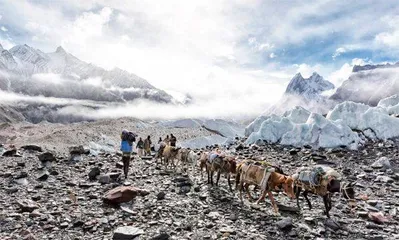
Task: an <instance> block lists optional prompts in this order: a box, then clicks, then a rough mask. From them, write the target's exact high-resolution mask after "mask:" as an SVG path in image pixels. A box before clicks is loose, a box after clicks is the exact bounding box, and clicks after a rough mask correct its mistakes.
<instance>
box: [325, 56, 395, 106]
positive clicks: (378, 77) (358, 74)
mask: <svg viewBox="0 0 399 240" xmlns="http://www.w3.org/2000/svg"><path fill="white" fill-rule="evenodd" d="M366 66H367V67H365V68H362V70H358V69H355V68H354V72H353V73H352V75H351V76H350V77H349V79H348V80H346V81H344V82H343V83H342V85H341V86H340V87H339V88H338V89H337V91H336V92H335V94H333V95H332V96H331V97H330V99H332V100H335V101H338V102H344V101H352V102H359V103H364V104H367V105H370V106H377V104H378V102H379V101H380V100H381V99H384V98H387V97H390V96H392V95H394V94H397V93H398V92H399V64H394V65H389V67H387V66H386V65H366Z"/></svg>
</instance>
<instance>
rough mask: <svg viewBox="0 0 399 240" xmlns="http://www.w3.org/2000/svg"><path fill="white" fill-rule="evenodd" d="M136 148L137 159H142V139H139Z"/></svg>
mask: <svg viewBox="0 0 399 240" xmlns="http://www.w3.org/2000/svg"><path fill="white" fill-rule="evenodd" d="M136 148H137V154H138V155H139V157H142V156H143V155H144V141H143V139H142V138H140V139H139V141H138V142H137V145H136Z"/></svg>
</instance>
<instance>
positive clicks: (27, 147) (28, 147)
mask: <svg viewBox="0 0 399 240" xmlns="http://www.w3.org/2000/svg"><path fill="white" fill-rule="evenodd" d="M21 148H22V149H24V150H29V151H37V152H43V150H42V147H40V146H37V145H24V146H22V147H21Z"/></svg>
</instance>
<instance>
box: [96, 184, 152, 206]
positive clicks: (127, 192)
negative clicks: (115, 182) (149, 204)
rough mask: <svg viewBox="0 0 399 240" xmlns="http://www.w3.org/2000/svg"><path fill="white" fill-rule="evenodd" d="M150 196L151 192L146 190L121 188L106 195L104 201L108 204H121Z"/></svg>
mask: <svg viewBox="0 0 399 240" xmlns="http://www.w3.org/2000/svg"><path fill="white" fill-rule="evenodd" d="M148 194H150V192H149V191H147V190H145V189H140V188H136V187H132V186H120V187H116V188H114V189H111V190H110V191H108V192H107V193H105V195H104V197H103V201H104V203H107V204H120V203H124V202H129V201H131V200H133V199H134V198H135V197H136V196H146V195H148Z"/></svg>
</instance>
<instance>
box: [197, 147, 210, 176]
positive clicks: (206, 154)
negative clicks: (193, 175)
mask: <svg viewBox="0 0 399 240" xmlns="http://www.w3.org/2000/svg"><path fill="white" fill-rule="evenodd" d="M208 158H209V152H202V153H201V156H200V159H199V162H200V171H201V178H203V173H204V170H205V171H206V162H207V161H208Z"/></svg>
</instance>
